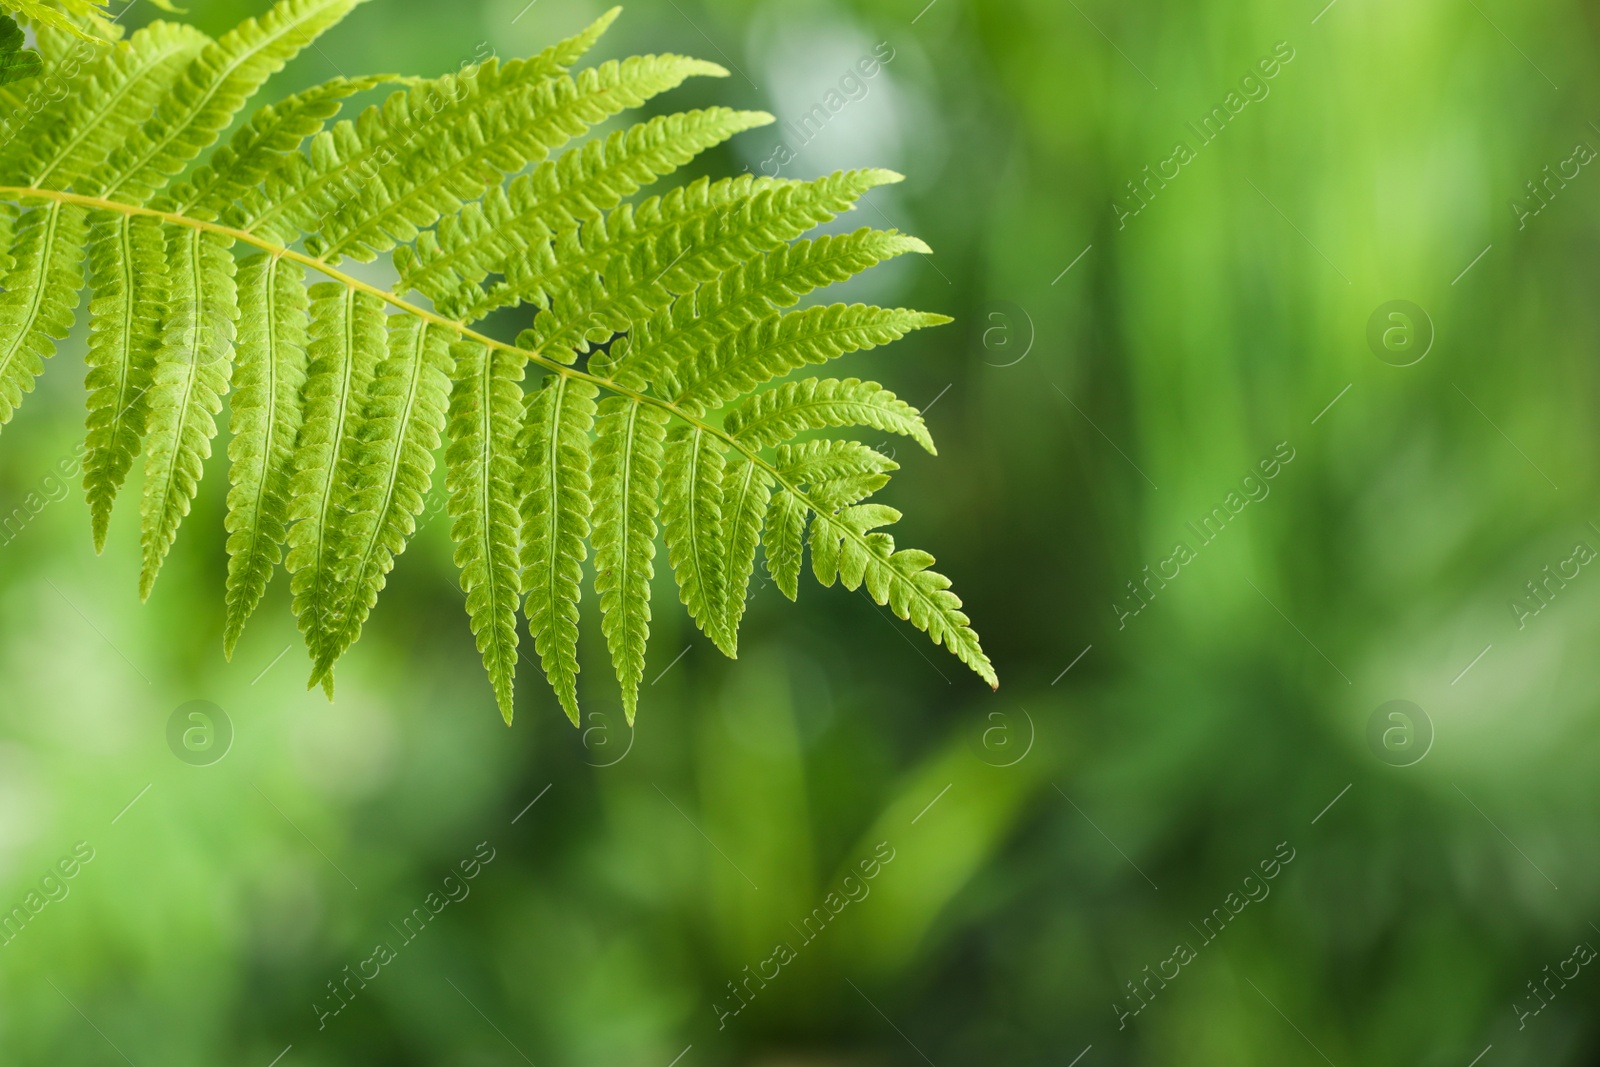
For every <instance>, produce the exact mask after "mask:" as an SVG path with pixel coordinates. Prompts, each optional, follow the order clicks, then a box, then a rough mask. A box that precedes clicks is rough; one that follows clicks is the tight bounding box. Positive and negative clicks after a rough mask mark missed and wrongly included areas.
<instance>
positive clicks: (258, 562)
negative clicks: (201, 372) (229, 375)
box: [222, 255, 310, 659]
mask: <svg viewBox="0 0 1600 1067" xmlns="http://www.w3.org/2000/svg"><path fill="white" fill-rule="evenodd" d="M238 284H239V358H238V363H237V364H236V366H235V367H234V372H233V424H232V427H231V429H232V433H233V440H232V441H231V442H230V443H229V445H228V458H229V460H230V461H232V464H233V466H232V470H231V473H230V480H231V482H232V485H233V488H232V489H230V490H229V491H228V517H227V531H228V535H229V536H228V586H227V605H228V613H227V621H226V624H225V627H224V630H223V634H222V648H223V653H224V654H225V655H226V656H227V657H228V658H229V659H232V658H233V647H234V645H235V644H236V643H237V642H238V640H239V636H240V635H241V634H242V633H244V626H245V623H246V622H248V621H249V619H250V616H251V615H252V614H254V613H255V609H256V605H257V604H259V603H260V602H261V596H262V594H263V593H265V592H266V589H267V583H268V582H269V581H270V580H271V579H272V571H273V568H274V567H276V566H277V564H278V563H279V562H280V561H281V559H282V558H283V542H284V536H285V525H286V523H287V522H288V512H289V477H290V474H291V472H292V470H293V464H294V455H295V438H296V437H297V436H298V435H299V433H300V419H301V410H300V390H301V388H302V387H303V386H304V385H305V380H306V335H307V329H308V326H309V323H310V315H309V307H310V301H309V298H308V297H307V295H306V288H305V270H304V269H303V268H302V267H301V266H300V265H299V264H298V263H295V262H294V261H293V260H286V259H284V258H283V257H282V256H272V255H257V256H252V257H250V258H249V259H247V260H245V261H244V263H242V264H241V265H240V269H239V283H238Z"/></svg>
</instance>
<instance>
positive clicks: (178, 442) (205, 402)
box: [139, 229, 239, 599]
mask: <svg viewBox="0 0 1600 1067" xmlns="http://www.w3.org/2000/svg"><path fill="white" fill-rule="evenodd" d="M166 236H167V242H166V283H167V294H168V303H167V314H166V316H165V318H164V319H163V320H162V323H161V350H160V352H159V353H158V355H157V357H156V367H155V375H154V379H153V382H152V385H151V387H150V429H149V435H148V442H147V445H146V449H145V482H144V500H143V502H142V507H141V509H140V518H141V533H142V540H143V545H144V563H143V567H142V568H141V571H140V575H139V595H140V597H141V598H144V599H149V597H150V592H151V590H152V589H154V588H155V582H156V575H157V574H159V573H160V571H161V564H162V562H163V561H164V560H165V559H166V558H167V551H168V550H169V549H171V547H172V542H173V541H174V540H176V539H177V536H178V526H179V524H180V523H182V522H183V519H184V516H186V515H188V514H189V507H190V504H191V503H192V502H193V500H194V497H195V494H196V493H197V492H199V489H200V476H201V475H202V474H203V473H204V470H205V461H206V459H207V458H208V457H209V456H210V455H211V439H212V438H213V437H215V436H216V435H217V423H216V415H217V412H219V411H221V410H222V397H223V395H224V394H225V393H227V391H228V382H229V377H230V373H231V370H232V366H233V337H234V326H235V324H236V323H237V321H238V318H239V308H238V303H237V297H236V291H235V288H234V261H233V256H232V255H231V254H230V251H229V249H230V246H231V245H232V243H233V242H232V240H231V239H230V238H227V237H222V236H219V235H217V234H213V233H203V232H201V231H200V230H178V229H171V230H169V231H168V232H167V235H166Z"/></svg>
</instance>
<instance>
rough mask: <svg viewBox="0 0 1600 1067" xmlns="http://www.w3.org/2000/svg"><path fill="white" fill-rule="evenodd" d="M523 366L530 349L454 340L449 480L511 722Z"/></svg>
mask: <svg viewBox="0 0 1600 1067" xmlns="http://www.w3.org/2000/svg"><path fill="white" fill-rule="evenodd" d="M526 367H527V355H526V354H525V353H522V352H515V351H506V350H505V349H493V350H491V349H490V348H489V347H488V346H487V345H483V344H479V343H477V342H474V341H464V342H462V343H460V344H458V345H457V346H456V361H455V389H454V391H453V392H452V393H451V396H450V438H451V443H450V451H449V455H448V457H447V459H448V463H449V472H448V474H447V476H446V485H445V488H446V489H447V490H448V491H449V494H450V497H449V500H448V503H447V506H448V508H449V511H450V516H451V518H452V519H453V520H454V521H453V522H452V524H451V529H450V535H451V537H452V539H453V540H454V541H455V542H456V566H457V567H459V568H460V569H461V591H462V592H463V593H465V594H466V595H467V617H468V618H469V620H470V621H471V624H472V632H473V634H474V636H476V637H477V639H478V654H479V655H481V656H482V657H483V666H484V669H485V670H487V671H488V673H489V682H490V685H491V686H493V688H494V695H495V701H496V703H498V704H499V706H500V714H501V716H502V717H503V718H504V719H505V721H506V725H508V726H509V725H510V724H511V714H512V709H513V697H514V695H515V688H514V683H515V679H516V670H517V601H518V599H519V597H520V594H521V585H520V580H519V575H518V558H517V551H518V527H517V520H518V515H517V500H518V495H519V493H520V486H519V484H518V483H519V479H520V477H521V471H520V469H519V465H518V460H519V459H520V456H519V455H518V450H517V439H518V428H519V426H520V424H521V419H522V413H523V400H522V387H521V385H520V383H521V381H522V378H523V375H524V373H525V371H526ZM529 618H530V619H531V618H532V613H531V611H530V614H529Z"/></svg>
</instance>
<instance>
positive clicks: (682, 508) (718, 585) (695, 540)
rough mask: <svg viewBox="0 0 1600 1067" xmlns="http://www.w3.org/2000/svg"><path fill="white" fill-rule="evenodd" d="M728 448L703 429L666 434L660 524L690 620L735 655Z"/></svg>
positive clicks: (684, 428) (678, 429) (677, 428)
mask: <svg viewBox="0 0 1600 1067" xmlns="http://www.w3.org/2000/svg"><path fill="white" fill-rule="evenodd" d="M725 448H726V446H725V445H724V444H722V442H720V441H718V440H717V439H716V438H715V437H713V436H712V435H711V434H709V433H707V432H706V431H705V430H704V429H703V428H701V427H699V426H688V425H680V426H675V427H673V429H672V430H671V431H670V432H669V433H668V434H667V454H666V456H667V462H666V484H665V487H664V489H663V493H662V499H661V522H662V527H663V529H664V531H665V533H666V541H667V559H668V561H669V562H670V563H671V564H672V572H673V575H674V576H675V577H676V578H677V579H678V597H679V599H681V600H682V601H683V606H684V607H686V608H688V609H689V617H690V618H692V619H693V620H694V621H695V625H697V626H699V627H700V629H701V630H703V631H704V632H705V635H706V636H707V637H709V638H711V640H712V641H714V642H715V643H716V645H717V647H718V648H720V649H722V651H723V652H725V653H726V654H728V655H729V656H732V655H733V653H734V643H733V637H732V635H731V634H729V633H728V632H727V630H726V629H725V628H724V623H725V621H726V619H727V611H726V608H725V598H726V597H727V594H728V585H727V564H728V544H727V541H726V539H725V537H726V532H727V531H726V528H725V525H724V523H723V518H722V505H723V501H722V481H723V473H724V470H725V468H726V465H727V464H726V460H725V459H724V458H723V452H724V450H725Z"/></svg>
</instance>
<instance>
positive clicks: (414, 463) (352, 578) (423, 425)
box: [310, 316, 452, 691]
mask: <svg viewBox="0 0 1600 1067" xmlns="http://www.w3.org/2000/svg"><path fill="white" fill-rule="evenodd" d="M388 325H389V335H388V358H387V359H384V360H383V361H382V362H381V363H379V364H378V366H377V369H376V370H375V371H374V372H373V377H372V381H371V383H370V384H369V385H368V387H367V393H366V396H365V397H364V398H363V402H362V411H361V428H360V434H359V438H358V439H357V440H356V441H355V442H354V443H353V445H354V446H353V448H352V451H351V459H352V467H353V474H354V478H353V479H352V481H351V483H349V487H350V491H349V493H348V494H341V495H344V496H345V498H346V500H347V501H348V503H346V504H345V505H344V506H343V507H342V509H341V513H340V514H339V515H337V516H336V517H335V518H334V535H335V539H336V542H337V545H336V553H337V555H338V557H339V558H338V560H337V561H336V563H335V569H336V574H335V578H334V586H335V589H336V596H335V600H334V608H333V611H332V613H331V615H332V620H333V628H332V630H331V631H330V632H329V634H328V637H327V640H326V642H325V643H324V644H323V646H322V647H321V649H319V651H318V653H317V657H316V663H315V665H314V666H313V668H312V672H311V682H310V684H311V685H316V684H317V683H318V682H321V683H323V685H324V687H326V688H327V689H329V690H330V691H331V690H332V688H333V666H334V664H335V663H337V662H338V660H339V657H340V656H342V655H344V653H345V651H346V650H347V649H348V648H349V647H350V646H351V645H352V644H354V643H355V641H356V639H357V638H358V637H360V636H361V627H362V626H363V625H365V624H366V621H367V616H368V615H369V614H371V612H372V606H373V605H374V604H376V603H377V602H378V594H379V593H380V592H381V591H382V590H383V586H384V583H385V580H386V578H387V576H388V574H389V571H391V570H392V569H393V568H394V559H395V557H396V556H398V555H399V554H400V553H401V552H404V551H405V547H406V542H407V541H408V540H410V538H411V535H412V533H414V532H415V531H416V528H417V521H416V520H417V516H418V515H420V514H421V513H422V503H423V499H424V498H425V497H426V496H427V495H428V490H429V488H430V487H431V486H432V474H433V453H434V450H435V449H437V448H438V447H439V440H440V435H441V434H442V433H443V432H444V426H445V405H446V404H447V403H448V402H449V397H450V372H451V370H452V366H451V358H450V337H449V335H448V334H447V333H446V332H445V331H444V330H443V329H441V328H440V327H438V326H433V325H429V324H427V323H423V322H421V321H420V320H418V319H415V318H411V317H409V316H397V317H394V318H391V319H389V320H388Z"/></svg>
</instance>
